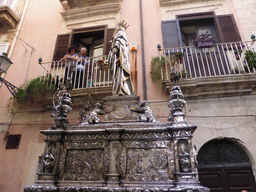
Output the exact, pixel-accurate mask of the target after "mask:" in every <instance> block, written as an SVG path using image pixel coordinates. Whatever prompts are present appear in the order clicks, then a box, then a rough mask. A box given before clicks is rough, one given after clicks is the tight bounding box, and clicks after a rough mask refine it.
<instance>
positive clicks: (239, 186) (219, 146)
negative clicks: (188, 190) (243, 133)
mask: <svg viewBox="0 0 256 192" xmlns="http://www.w3.org/2000/svg"><path fill="white" fill-rule="evenodd" d="M197 159H198V172H199V180H200V182H201V184H202V185H203V186H206V187H208V188H210V191H211V192H241V191H242V190H247V191H248V192H255V191H256V188H255V179H254V176H253V173H252V164H251V162H250V159H249V157H248V155H247V154H246V152H245V151H244V150H243V148H242V147H241V146H240V145H239V144H238V143H236V142H234V141H232V140H229V139H214V140H211V141H209V142H207V143H206V144H204V145H203V146H202V147H201V149H200V150H199V152H198V156H197Z"/></svg>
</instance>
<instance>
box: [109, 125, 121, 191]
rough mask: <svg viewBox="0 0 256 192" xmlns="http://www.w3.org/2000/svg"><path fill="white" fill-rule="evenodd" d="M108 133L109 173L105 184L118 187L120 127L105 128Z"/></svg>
mask: <svg viewBox="0 0 256 192" xmlns="http://www.w3.org/2000/svg"><path fill="white" fill-rule="evenodd" d="M107 131H108V132H110V134H109V141H110V144H109V145H110V165H109V173H108V174H107V177H108V179H107V186H108V187H119V183H120V182H119V180H120V179H119V178H120V173H119V171H120V168H119V166H120V164H119V161H120V160H119V159H120V154H119V153H120V149H121V147H122V146H121V143H120V141H119V140H120V133H119V132H120V129H119V128H113V129H111V128H108V129H107Z"/></svg>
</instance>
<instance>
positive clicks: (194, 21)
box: [162, 12, 241, 48]
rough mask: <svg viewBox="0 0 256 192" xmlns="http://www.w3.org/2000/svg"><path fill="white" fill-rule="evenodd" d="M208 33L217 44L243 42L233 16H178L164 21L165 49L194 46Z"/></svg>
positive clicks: (204, 14)
mask: <svg viewBox="0 0 256 192" xmlns="http://www.w3.org/2000/svg"><path fill="white" fill-rule="evenodd" d="M206 32H207V33H208V35H210V36H212V37H213V39H214V40H215V42H217V43H218V42H222V43H224V42H237V41H241V37H240V35H239V32H238V29H237V26H236V23H235V20H234V17H233V15H217V16H216V15H215V13H214V12H206V13H197V14H187V15H178V16H177V19H176V20H169V21H162V35H163V45H164V48H176V47H183V46H192V45H193V40H195V39H197V38H199V36H200V35H202V34H205V33H206Z"/></svg>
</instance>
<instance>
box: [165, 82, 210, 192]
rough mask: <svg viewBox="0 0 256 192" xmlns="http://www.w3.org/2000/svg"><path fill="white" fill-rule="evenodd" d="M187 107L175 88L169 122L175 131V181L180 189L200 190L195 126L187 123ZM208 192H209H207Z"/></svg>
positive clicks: (170, 106) (170, 104)
mask: <svg viewBox="0 0 256 192" xmlns="http://www.w3.org/2000/svg"><path fill="white" fill-rule="evenodd" d="M185 105H186V101H185V100H184V95H183V93H182V92H181V90H180V87H178V86H174V87H173V89H172V92H171V93H170V97H169V102H168V107H169V108H171V110H170V114H169V117H168V120H169V121H170V122H171V128H172V130H173V149H174V159H175V180H176V185H177V187H178V188H185V189H191V190H193V188H198V186H199V183H200V182H199V181H198V173H197V168H196V155H195V149H194V148H193V147H192V137H193V132H194V131H195V130H196V128H197V127H196V126H195V125H190V124H188V123H187V122H186V121H185V113H184V112H183V109H184V107H185ZM206 191H207V190H206Z"/></svg>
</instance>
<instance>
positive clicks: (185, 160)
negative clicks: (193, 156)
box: [178, 143, 190, 172]
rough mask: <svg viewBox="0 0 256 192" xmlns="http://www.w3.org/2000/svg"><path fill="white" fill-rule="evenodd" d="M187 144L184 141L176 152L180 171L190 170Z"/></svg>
mask: <svg viewBox="0 0 256 192" xmlns="http://www.w3.org/2000/svg"><path fill="white" fill-rule="evenodd" d="M186 148H187V146H186V144H184V143H181V144H180V152H179V154H178V158H179V164H180V172H190V160H189V158H190V155H189V153H188V152H187V149H186Z"/></svg>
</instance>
